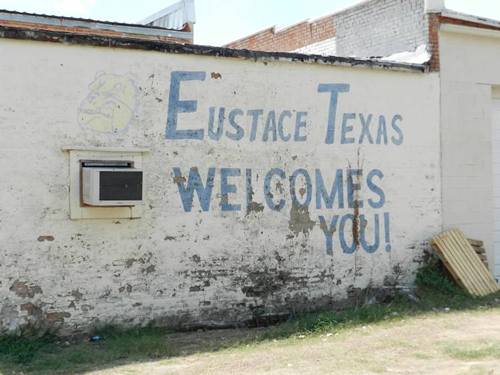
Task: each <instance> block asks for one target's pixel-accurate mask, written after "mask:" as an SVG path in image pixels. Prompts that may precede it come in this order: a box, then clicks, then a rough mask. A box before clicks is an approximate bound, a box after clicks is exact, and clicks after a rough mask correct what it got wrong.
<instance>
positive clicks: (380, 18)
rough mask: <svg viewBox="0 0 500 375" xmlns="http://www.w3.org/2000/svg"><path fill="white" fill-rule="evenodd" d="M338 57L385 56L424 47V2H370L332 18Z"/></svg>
mask: <svg viewBox="0 0 500 375" xmlns="http://www.w3.org/2000/svg"><path fill="white" fill-rule="evenodd" d="M334 20H335V21H334V22H335V27H336V30H337V35H336V39H337V54H338V55H339V56H357V57H372V56H388V55H391V54H394V53H397V52H403V51H414V50H415V49H416V48H417V47H418V46H420V45H422V44H427V40H428V38H427V35H428V24H427V17H426V15H425V9H424V0H373V1H369V2H364V3H362V4H360V5H359V6H356V7H352V8H349V9H347V10H345V11H343V12H341V13H339V14H338V15H336V16H335V18H334Z"/></svg>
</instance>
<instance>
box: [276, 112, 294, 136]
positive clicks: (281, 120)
mask: <svg viewBox="0 0 500 375" xmlns="http://www.w3.org/2000/svg"><path fill="white" fill-rule="evenodd" d="M287 117H288V118H292V112H290V111H283V112H281V114H280V117H279V120H278V133H279V135H280V138H281V140H282V141H283V142H288V141H289V140H290V139H291V138H292V134H291V133H288V134H287V135H285V124H284V123H285V119H286V118H287Z"/></svg>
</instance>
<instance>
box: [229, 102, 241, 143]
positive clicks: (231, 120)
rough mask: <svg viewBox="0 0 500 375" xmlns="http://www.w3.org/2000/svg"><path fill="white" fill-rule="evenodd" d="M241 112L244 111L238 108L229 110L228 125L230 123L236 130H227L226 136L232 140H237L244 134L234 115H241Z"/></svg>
mask: <svg viewBox="0 0 500 375" xmlns="http://www.w3.org/2000/svg"><path fill="white" fill-rule="evenodd" d="M243 114H244V112H243V111H242V110H241V109H238V108H236V109H233V110H232V111H231V112H229V125H231V126H232V127H233V129H234V130H235V131H236V132H235V133H230V132H229V131H227V132H226V136H227V137H228V138H229V139H232V140H233V141H239V140H241V139H242V138H243V136H244V135H245V133H244V131H243V128H242V127H241V126H240V125H238V123H237V122H236V117H237V116H242V115H243Z"/></svg>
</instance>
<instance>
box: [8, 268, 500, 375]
mask: <svg viewBox="0 0 500 375" xmlns="http://www.w3.org/2000/svg"><path fill="white" fill-rule="evenodd" d="M417 286H418V289H417V295H418V297H419V298H418V300H417V301H415V299H410V298H408V297H407V296H405V295H398V296H396V297H395V298H394V300H393V301H391V302H390V303H387V304H383V305H364V304H360V305H358V306H355V307H353V308H350V309H347V310H344V311H323V312H317V313H310V314H304V315H300V316H296V317H293V318H291V319H290V320H289V321H287V322H285V323H283V324H280V325H277V326H274V327H270V328H267V329H264V330H254V331H248V332H247V335H246V336H244V335H235V336H234V337H232V338H230V339H229V340H221V339H220V337H217V336H214V338H213V339H212V341H210V338H208V339H203V340H201V341H200V342H198V343H193V342H189V343H187V342H184V343H183V342H179V341H175V340H172V339H171V337H172V336H169V332H167V331H166V330H164V329H157V328H142V329H133V330H120V329H117V328H106V329H102V330H99V331H98V332H96V334H98V335H100V336H102V337H104V338H105V339H104V340H103V341H100V342H97V343H91V342H88V341H87V340H79V341H78V340H77V341H75V342H74V343H72V344H71V343H68V342H65V341H64V339H60V338H57V337H52V336H45V337H42V338H18V337H4V338H0V374H2V373H6V374H8V373H39V374H57V373H61V374H69V373H82V372H84V371H88V370H91V369H96V368H106V367H109V366H116V365H120V364H125V363H131V362H139V361H140V362H145V361H149V360H155V359H160V358H161V359H167V358H172V357H175V356H180V355H186V354H190V353H196V352H203V351H217V350H222V349H226V348H242V347H244V346H247V345H252V344H257V343H260V342H265V341H270V340H280V339H282V340H285V339H288V338H293V337H297V336H305V335H316V334H322V333H331V332H337V331H339V330H344V329H349V328H353V327H358V326H364V325H368V324H373V323H380V322H387V321H395V320H401V319H406V318H408V317H412V316H417V315H420V314H425V313H429V312H431V313H432V312H435V311H438V312H439V311H443V310H444V309H450V310H454V311H457V310H474V309H480V308H485V307H487V306H498V305H499V304H498V299H499V298H500V295H498V294H497V295H493V296H489V297H486V298H472V297H470V296H469V295H467V294H466V293H464V292H463V291H462V290H460V289H458V288H457V287H456V286H455V285H454V284H453V283H452V282H451V281H450V280H448V279H447V278H446V276H444V275H443V273H442V270H441V269H439V268H438V267H437V266H436V265H435V264H434V265H432V266H428V267H425V268H423V269H422V270H421V271H420V272H419V274H418V276H417ZM229 336H231V335H229ZM443 350H444V351H445V354H448V355H449V356H451V357H453V358H459V359H460V358H468V359H474V358H483V357H485V356H486V357H496V358H498V357H499V356H500V342H499V343H494V344H491V343H490V344H484V345H482V346H479V347H470V348H469V347H464V346H462V345H461V346H456V347H455V346H453V345H448V346H446V347H445V348H444V349H443ZM2 371H3V372H2Z"/></svg>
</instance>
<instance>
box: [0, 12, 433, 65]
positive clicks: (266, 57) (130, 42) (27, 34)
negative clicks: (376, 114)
mask: <svg viewBox="0 0 500 375" xmlns="http://www.w3.org/2000/svg"><path fill="white" fill-rule="evenodd" d="M1 14H2V11H0V20H1ZM24 15H26V14H24ZM36 16H37V17H46V16H39V15H36ZM49 17H50V18H53V17H52V16H49ZM55 18H57V19H59V17H55ZM64 20H65V22H67V21H68V20H70V19H68V18H64ZM76 20H77V21H80V22H87V21H85V20H80V19H76ZM52 22H55V21H54V20H53V21H52ZM92 22H94V21H92ZM96 22H99V23H101V22H100V21H96ZM106 24H108V23H106ZM112 25H119V24H112ZM134 26H136V27H137V28H140V29H146V30H147V29H154V30H157V29H158V28H154V27H146V26H141V25H134ZM127 27H129V26H127ZM130 27H132V26H130ZM166 32H172V31H170V30H166ZM177 33H181V34H187V33H182V32H177ZM134 34H135V33H134ZM0 38H7V39H18V40H32V41H43V42H53V43H65V44H78V45H89V46H97V47H108V48H109V47H112V48H128V49H137V50H148V51H157V52H163V53H175V54H191V55H199V56H214V57H224V58H238V59H245V60H253V61H262V62H264V63H268V62H277V61H281V62H300V63H308V64H320V65H335V66H344V67H365V68H375V69H386V70H397V71H405V72H428V71H429V69H428V65H427V64H410V63H399V62H390V61H380V60H378V59H360V58H352V57H339V56H320V55H305V54H300V53H290V52H262V51H250V50H238V49H230V48H224V47H212V46H202V45H193V44H181V43H173V42H167V41H163V40H157V39H145V38H141V37H140V36H136V35H131V34H128V35H119V36H115V35H105V36H104V35H99V34H92V33H90V32H89V33H83V34H82V33H78V32H74V31H72V30H71V29H70V28H68V29H64V30H51V29H44V28H39V29H38V28H35V29H34V28H33V27H23V25H22V24H21V25H20V24H16V25H10V24H2V23H1V22H0Z"/></svg>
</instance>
